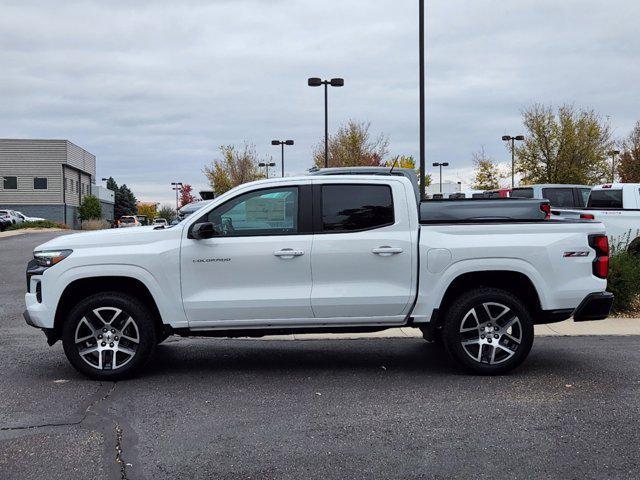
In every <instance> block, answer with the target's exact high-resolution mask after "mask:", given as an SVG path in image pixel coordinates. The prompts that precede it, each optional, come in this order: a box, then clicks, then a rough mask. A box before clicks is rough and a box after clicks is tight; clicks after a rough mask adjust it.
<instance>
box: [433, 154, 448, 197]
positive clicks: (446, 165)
mask: <svg viewBox="0 0 640 480" xmlns="http://www.w3.org/2000/svg"><path fill="white" fill-rule="evenodd" d="M433 166H434V167H440V193H442V167H448V166H449V162H443V163H434V164H433Z"/></svg>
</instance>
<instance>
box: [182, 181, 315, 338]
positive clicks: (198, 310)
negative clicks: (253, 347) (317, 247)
mask: <svg viewBox="0 0 640 480" xmlns="http://www.w3.org/2000/svg"><path fill="white" fill-rule="evenodd" d="M310 209H311V194H310V187H309V186H301V187H281V188H268V189H264V188H263V189H259V190H254V191H250V192H248V193H243V194H241V195H239V196H238V197H236V198H234V199H231V200H229V201H228V202H225V203H224V204H222V205H219V206H216V207H215V208H214V209H213V210H211V211H210V212H208V213H206V214H204V215H203V216H202V217H201V218H200V219H198V220H197V221H196V222H195V223H202V222H210V223H213V224H214V231H215V232H216V233H217V235H216V236H214V237H213V238H210V239H203V240H196V239H193V238H189V236H188V235H187V238H184V239H183V243H182V249H181V281H182V296H183V304H184V308H185V312H186V315H187V318H188V319H189V325H190V327H192V328H193V327H206V326H216V324H221V323H224V325H225V326H230V324H231V323H232V322H233V321H236V322H237V323H238V325H241V324H242V322H243V321H244V322H247V321H250V320H260V319H291V318H300V319H305V318H306V319H312V318H313V312H312V310H311V300H310V298H311V246H312V243H313V235H312V233H311V226H310V222H309V220H308V218H307V219H305V215H306V216H308V217H310ZM303 212H304V215H303Z"/></svg>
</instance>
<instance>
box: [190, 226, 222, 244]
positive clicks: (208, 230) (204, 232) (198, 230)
mask: <svg viewBox="0 0 640 480" xmlns="http://www.w3.org/2000/svg"><path fill="white" fill-rule="evenodd" d="M216 235H218V232H217V230H216V229H215V227H214V226H213V223H211V222H205V223H196V224H195V225H194V226H193V228H192V229H191V237H192V238H194V239H196V240H204V239H205V238H212V237H215V236H216Z"/></svg>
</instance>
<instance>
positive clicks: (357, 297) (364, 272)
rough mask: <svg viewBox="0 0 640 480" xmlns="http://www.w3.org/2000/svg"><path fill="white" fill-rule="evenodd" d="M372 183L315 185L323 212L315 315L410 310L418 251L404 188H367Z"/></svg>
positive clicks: (314, 263)
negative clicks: (367, 189) (410, 224)
mask: <svg viewBox="0 0 640 480" xmlns="http://www.w3.org/2000/svg"><path fill="white" fill-rule="evenodd" d="M369 186H370V185H362V184H360V185H359V184H355V185H344V184H343V185H339V187H340V188H338V186H336V185H315V186H314V212H319V213H316V215H315V217H314V219H315V222H314V223H315V228H316V232H317V233H316V235H315V238H314V241H313V250H312V258H311V269H312V276H313V289H312V292H311V304H312V307H313V313H314V315H315V316H316V318H336V317H377V318H381V317H392V316H398V315H403V314H405V312H406V311H407V308H408V305H409V303H410V301H411V298H412V296H411V294H412V282H413V281H414V278H413V275H412V262H413V259H414V252H413V251H412V235H411V230H410V228H409V220H408V212H407V211H406V205H407V198H406V193H405V191H404V188H403V185H402V184H401V183H398V184H397V185H394V186H393V187H392V190H389V187H388V186H385V185H377V187H382V189H380V188H377V189H373V190H369V191H363V189H362V187H369ZM384 188H386V189H387V193H385V192H384ZM364 190H366V189H364ZM389 193H392V196H393V198H394V199H395V200H396V201H395V202H394V204H395V206H394V205H391V204H390V200H391V196H389V201H387V200H385V198H386V197H385V195H388V194H389ZM402 206H404V210H403V208H401V207H402ZM378 225H380V226H378Z"/></svg>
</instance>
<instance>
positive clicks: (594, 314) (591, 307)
mask: <svg viewBox="0 0 640 480" xmlns="http://www.w3.org/2000/svg"><path fill="white" fill-rule="evenodd" d="M612 306H613V293H611V292H596V293H591V294H589V295H587V297H586V298H585V299H584V300H583V301H582V303H580V305H578V308H576V310H575V312H573V320H574V321H575V322H587V321H590V320H603V319H605V318H607V317H608V316H609V313H610V312H611V307H612Z"/></svg>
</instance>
